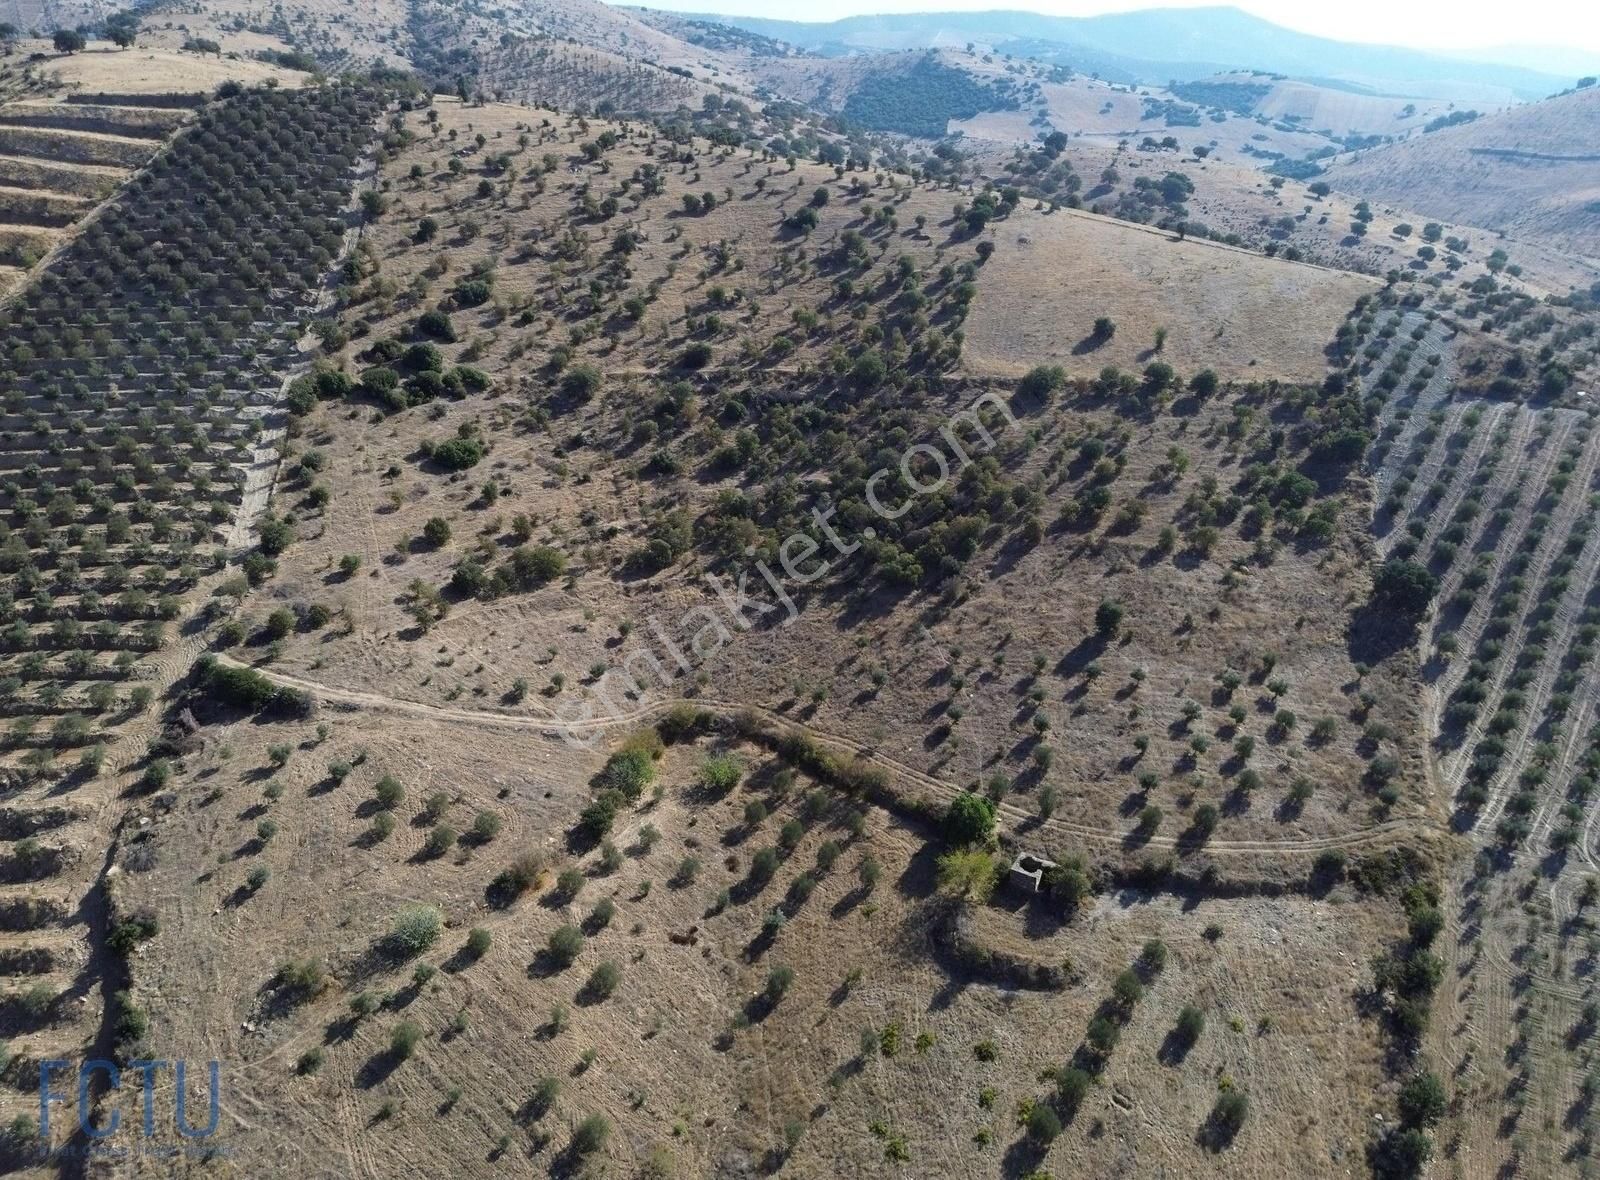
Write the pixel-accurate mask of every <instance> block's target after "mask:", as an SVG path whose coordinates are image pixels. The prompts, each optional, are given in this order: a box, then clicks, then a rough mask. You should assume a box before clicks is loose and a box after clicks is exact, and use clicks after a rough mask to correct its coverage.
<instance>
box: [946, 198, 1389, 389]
mask: <svg viewBox="0 0 1600 1180" xmlns="http://www.w3.org/2000/svg"><path fill="white" fill-rule="evenodd" d="M995 238H996V244H997V247H998V248H997V249H996V250H995V254H994V257H993V258H992V259H991V260H990V262H989V264H988V265H987V266H985V267H984V269H983V272H982V275H981V277H980V280H979V282H980V290H981V294H980V297H979V299H978V301H977V303H976V305H975V308H974V311H973V313H972V316H971V318H970V319H969V320H968V322H967V349H966V354H965V357H966V363H967V365H968V367H969V368H971V369H972V370H973V371H974V372H980V373H991V374H999V375H1013V376H1014V375H1018V374H1021V373H1023V372H1026V371H1027V370H1028V369H1029V368H1031V367H1032V366H1034V365H1038V364H1046V363H1050V364H1059V365H1062V366H1063V367H1065V368H1066V369H1067V371H1068V372H1069V373H1072V374H1084V375H1087V374H1093V373H1097V372H1099V371H1100V369H1101V368H1102V367H1103V366H1105V365H1117V366H1119V367H1122V368H1124V369H1127V368H1142V367H1143V366H1144V365H1145V364H1148V363H1149V362H1150V361H1152V360H1155V359H1161V360H1165V361H1166V362H1167V363H1169V364H1171V365H1173V366H1174V367H1175V368H1177V369H1178V370H1179V371H1180V372H1192V371H1195V370H1199V369H1203V368H1211V369H1215V370H1216V371H1217V373H1218V374H1219V375H1220V376H1223V377H1230V378H1245V379H1262V380H1264V379H1266V378H1269V377H1279V378H1284V379H1287V380H1296V381H1308V380H1319V379H1320V378H1321V377H1322V375H1323V373H1324V372H1326V368H1327V359H1326V357H1325V356H1324V355H1323V349H1324V348H1325V347H1326V345H1327V344H1328V343H1329V342H1330V341H1331V340H1332V339H1333V335H1334V332H1335V331H1336V330H1337V329H1338V326H1339V323H1340V321H1341V320H1342V319H1343V318H1344V317H1345V316H1346V315H1347V314H1348V313H1349V311H1350V308H1351V306H1352V305H1353V304H1354V303H1355V301H1356V300H1357V299H1358V298H1359V297H1360V296H1361V295H1363V294H1365V293H1367V292H1370V291H1373V290H1375V289H1376V288H1377V284H1376V283H1375V282H1374V281H1373V280H1371V279H1367V278H1364V277H1362V276H1360V275H1352V274H1349V273H1347V272H1342V271H1332V270H1326V269H1323V268H1320V267H1315V266H1309V265H1305V264H1301V263H1290V262H1283V261H1279V260H1277V259H1272V258H1266V257H1264V256H1262V255H1260V254H1256V253H1253V252H1250V251H1246V250H1239V249H1234V248H1232V247H1228V246H1221V245H1218V244H1216V243H1213V242H1205V241H1196V240H1192V239H1191V240H1186V241H1182V242H1180V241H1177V240H1176V239H1175V237H1174V236H1173V234H1172V233H1170V232H1168V231H1165V230H1157V229H1151V228H1147V227H1144V226H1137V225H1130V224H1128V223H1127V222H1121V221H1114V220H1112V219H1110V218H1106V217H1098V216H1096V215H1094V214H1091V213H1083V212H1076V211H1072V210H1059V211H1057V212H1056V213H1053V214H1045V213H1036V212H1032V211H1026V210H1025V211H1022V212H1019V213H1018V214H1015V215H1013V216H1012V217H1011V218H1010V219H1008V220H1007V221H1006V222H1005V223H1004V224H1002V225H1001V226H999V227H998V229H997V230H996V234H995ZM1099 316H1110V317H1111V318H1112V320H1114V321H1115V323H1116V325H1117V331H1116V336H1115V337H1114V338H1113V339H1112V340H1111V341H1109V342H1107V343H1105V344H1102V345H1100V346H1098V347H1091V346H1089V345H1088V344H1086V343H1085V341H1086V338H1087V337H1089V336H1090V335H1091V333H1092V329H1093V326H1094V321H1095V319H1096V318H1097V317H1099ZM1158 328H1166V329H1167V338H1166V344H1165V347H1164V348H1163V350H1162V352H1161V354H1160V357H1159V358H1158V357H1157V356H1156V354H1155V353H1154V352H1153V351H1152V345H1153V342H1154V339H1155V333H1156V330H1157V329H1158Z"/></svg>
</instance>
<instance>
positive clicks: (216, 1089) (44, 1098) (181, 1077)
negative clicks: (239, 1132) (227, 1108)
mask: <svg viewBox="0 0 1600 1180" xmlns="http://www.w3.org/2000/svg"><path fill="white" fill-rule="evenodd" d="M168 1066H171V1067H172V1068H173V1073H174V1079H173V1080H174V1083H175V1085H174V1091H175V1094H176V1098H175V1100H174V1102H175V1109H174V1110H173V1112H172V1113H173V1124H174V1126H175V1128H176V1130H177V1132H178V1134H179V1135H180V1136H182V1137H183V1138H185V1139H204V1138H206V1137H207V1136H209V1135H212V1134H214V1133H215V1132H216V1129H217V1123H218V1122H220V1121H221V1117H222V1085H221V1073H222V1070H221V1066H220V1065H219V1063H217V1062H215V1061H208V1062H206V1075H207V1081H208V1083H209V1086H210V1101H209V1102H208V1104H207V1106H208V1115H207V1120H206V1124H205V1126H203V1127H194V1126H191V1125H190V1123H189V1111H188V1103H189V1088H188V1080H189V1069H188V1063H187V1062H183V1061H160V1060H156V1061H130V1062H129V1063H128V1065H127V1067H126V1068H127V1070H128V1071H137V1072H138V1073H141V1074H143V1075H144V1087H143V1089H144V1118H143V1119H142V1120H141V1121H140V1123H141V1125H140V1130H141V1131H142V1132H143V1134H144V1136H145V1138H147V1139H148V1138H151V1137H153V1136H154V1135H155V1133H156V1090H155V1085H156V1074H157V1073H158V1072H159V1071H161V1070H163V1069H166V1068H167V1067H168ZM70 1069H72V1062H70V1061H63V1060H61V1059H59V1058H51V1059H49V1060H46V1061H41V1062H40V1063H39V1137H40V1138H41V1139H44V1140H45V1141H46V1142H48V1141H49V1139H50V1104H51V1103H53V1102H65V1101H67V1099H68V1098H69V1097H70V1096H71V1095H70V1092H69V1091H67V1090H58V1089H55V1088H53V1086H52V1079H53V1078H54V1077H55V1076H56V1075H58V1074H61V1073H65V1072H66V1071H68V1070H70ZM123 1072H124V1071H123V1070H122V1069H119V1068H118V1067H117V1064H116V1063H115V1062H113V1061H105V1060H102V1059H96V1060H94V1061H85V1062H83V1063H82V1064H81V1065H79V1066H78V1126H79V1127H80V1128H81V1129H82V1131H83V1133H84V1134H85V1135H87V1136H88V1137H89V1138H90V1139H104V1138H106V1136H108V1135H115V1134H116V1133H117V1131H118V1130H120V1129H121V1127H122V1112H121V1111H120V1110H116V1109H112V1110H111V1112H110V1113H109V1115H108V1116H107V1118H106V1121H105V1124H104V1125H103V1126H99V1127H97V1126H95V1125H94V1123H93V1122H92V1121H91V1120H92V1111H91V1109H90V1106H91V1103H90V1090H91V1088H92V1083H91V1080H90V1079H92V1078H93V1077H94V1075H95V1074H97V1073H103V1074H104V1075H105V1076H106V1085H107V1087H108V1088H109V1089H111V1090H120V1089H121V1088H122V1075H123Z"/></svg>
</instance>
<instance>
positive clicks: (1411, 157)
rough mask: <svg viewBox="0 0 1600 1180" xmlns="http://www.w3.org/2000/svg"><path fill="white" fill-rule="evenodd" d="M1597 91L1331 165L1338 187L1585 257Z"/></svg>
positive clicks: (1593, 199)
mask: <svg viewBox="0 0 1600 1180" xmlns="http://www.w3.org/2000/svg"><path fill="white" fill-rule="evenodd" d="M1597 143H1600V90H1595V89H1589V90H1580V91H1577V92H1575V93H1572V94H1567V95H1562V96H1561V97H1558V98H1552V99H1548V100H1546V101H1544V102H1539V103H1530V104H1528V105H1527V106H1521V107H1514V108H1512V109H1511V110H1508V111H1505V112H1503V113H1501V114H1498V115H1487V116H1485V117H1483V118H1481V119H1478V120H1475V121H1474V122H1471V123H1465V124H1462V125H1461V126H1458V127H1449V128H1445V129H1444V130H1442V131H1436V132H1433V133H1431V134H1428V135H1424V136H1421V137H1419V138H1416V139H1412V140H1408V141H1406V142H1404V143H1397V144H1391V145H1389V146H1387V147H1383V148H1377V149H1374V150H1372V151H1369V152H1362V153H1359V154H1357V155H1355V156H1353V157H1350V158H1349V159H1346V160H1341V161H1337V162H1335V164H1334V165H1333V167H1331V168H1330V169H1329V172H1328V177H1327V179H1328V180H1329V182H1330V183H1332V184H1333V185H1334V186H1335V187H1336V188H1341V189H1344V190H1346V191H1349V192H1353V193H1358V194H1360V195H1362V196H1364V197H1367V198H1368V199H1370V200H1382V201H1391V202H1397V203H1399V202H1404V203H1407V204H1411V205H1413V206H1417V207H1420V208H1422V209H1424V210H1425V211H1426V212H1429V213H1432V214H1433V215H1435V216H1438V217H1443V218H1448V219H1450V220H1452V221H1459V222H1466V223H1469V224H1472V225H1481V226H1486V227H1487V228H1489V229H1495V230H1500V231H1503V232H1505V233H1508V234H1512V235H1515V236H1518V237H1527V238H1535V239H1544V240H1548V241H1550V242H1552V243H1556V244H1560V245H1564V246H1566V247H1568V248H1570V249H1572V250H1574V251H1577V252H1579V253H1582V254H1586V255H1590V256H1592V255H1594V254H1595V253H1596V245H1595V243H1596V239H1597V235H1600V150H1596V147H1595V145H1596V144H1597Z"/></svg>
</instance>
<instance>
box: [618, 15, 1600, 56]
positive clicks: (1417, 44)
mask: <svg viewBox="0 0 1600 1180" xmlns="http://www.w3.org/2000/svg"><path fill="white" fill-rule="evenodd" d="M623 2H625V3H640V2H641V0H623ZM644 2H645V3H646V4H647V6H648V7H651V8H672V9H678V10H680V11H690V12H721V13H731V14H737V15H741V16H764V17H771V18H773V19H775V20H804V21H829V20H836V19H838V18H839V17H842V16H854V15H858V14H861V13H873V12H947V11H951V10H954V9H966V10H978V11H982V10H985V9H996V8H1011V9H1023V10H1026V11H1029V12H1045V13H1050V14H1052V15H1055V16H1093V15H1095V14H1097V13H1102V12H1125V11H1128V10H1130V9H1135V8H1178V7H1183V8H1198V7H1208V6H1210V5H1215V4H1218V3H1219V0H1151V2H1146V3H1138V2H1137V0H1019V2H1007V0H988V2H985V0H806V2H805V3H790V2H780V0H664V2H663V0H644ZM1223 2H1225V0H1223ZM1235 7H1238V8H1243V9H1244V10H1245V11H1247V12H1251V13H1254V14H1255V15H1257V16H1260V17H1264V18H1265V19H1267V20H1270V21H1272V22H1274V23H1275V24H1280V25H1283V26H1285V27H1287V28H1291V29H1299V30H1300V31H1302V32H1306V33H1315V34H1317V35H1319V36H1323V37H1335V38H1338V39H1339V40H1341V41H1374V42H1380V43H1382V44H1387V45H1409V46H1412V47H1414V48H1418V49H1441V50H1447V51H1457V52H1459V51H1461V50H1467V49H1476V48H1480V47H1484V46H1500V45H1550V46H1558V47H1560V48H1561V49H1564V50H1567V51H1571V50H1580V51H1588V52H1592V53H1595V54H1597V55H1600V5H1597V4H1595V3H1594V0H1511V2H1507V0H1454V2H1450V3H1446V2H1443V0H1340V2H1338V3H1332V4H1309V3H1306V2H1305V0H1238V2H1237V3H1236V4H1235ZM1528 64H1530V65H1533V64H1535V63H1534V62H1529V63H1528Z"/></svg>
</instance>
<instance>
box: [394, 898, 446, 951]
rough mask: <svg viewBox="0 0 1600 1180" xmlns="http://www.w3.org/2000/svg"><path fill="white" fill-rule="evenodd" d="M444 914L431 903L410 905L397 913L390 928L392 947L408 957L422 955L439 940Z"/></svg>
mask: <svg viewBox="0 0 1600 1180" xmlns="http://www.w3.org/2000/svg"><path fill="white" fill-rule="evenodd" d="M443 927H444V915H443V914H441V913H440V912H439V910H438V908H437V907H435V906H431V905H410V906H407V907H406V908H405V909H403V910H401V911H400V912H399V913H398V914H396V915H395V919H394V924H393V925H392V926H391V927H390V930H389V941H390V945H391V947H392V948H393V949H394V950H395V951H396V952H398V953H399V954H401V955H403V956H405V957H406V958H411V957H413V956H416V955H420V954H421V953H422V952H423V951H425V950H427V949H428V948H429V947H431V946H432V945H433V944H434V943H435V942H437V941H438V940H439V931H440V930H441V929H443Z"/></svg>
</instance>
